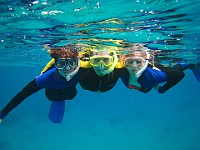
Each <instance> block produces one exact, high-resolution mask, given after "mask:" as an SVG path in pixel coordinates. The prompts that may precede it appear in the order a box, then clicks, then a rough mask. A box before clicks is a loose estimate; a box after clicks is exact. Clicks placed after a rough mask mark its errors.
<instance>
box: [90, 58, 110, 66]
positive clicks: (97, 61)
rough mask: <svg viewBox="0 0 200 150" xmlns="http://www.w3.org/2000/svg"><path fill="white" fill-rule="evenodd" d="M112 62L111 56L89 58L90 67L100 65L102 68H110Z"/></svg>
mask: <svg viewBox="0 0 200 150" xmlns="http://www.w3.org/2000/svg"><path fill="white" fill-rule="evenodd" d="M113 62H114V58H113V56H93V57H90V64H91V65H92V66H99V64H100V63H102V64H103V65H104V66H106V67H107V66H111V65H112V64H113Z"/></svg>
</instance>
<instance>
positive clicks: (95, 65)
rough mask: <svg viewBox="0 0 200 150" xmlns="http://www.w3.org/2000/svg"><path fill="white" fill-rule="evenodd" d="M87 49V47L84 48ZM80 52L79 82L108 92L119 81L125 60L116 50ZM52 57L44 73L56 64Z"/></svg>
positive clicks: (94, 89)
mask: <svg viewBox="0 0 200 150" xmlns="http://www.w3.org/2000/svg"><path fill="white" fill-rule="evenodd" d="M84 50H85V49H84ZM86 51H88V52H79V57H80V69H79V71H78V76H79V84H80V85H81V87H82V88H83V89H84V90H89V91H92V92H106V91H109V90H111V89H112V88H113V87H114V86H115V84H116V83H117V81H118V79H119V77H120V73H121V69H122V68H123V61H122V60H121V59H119V58H118V55H117V54H116V52H115V50H110V49H106V50H102V49H101V50H92V51H91V49H89V50H86ZM54 63H55V61H54V59H52V60H51V61H50V62H49V63H48V64H47V65H46V67H45V68H44V69H43V70H42V73H44V72H45V71H46V70H49V69H50V68H52V67H53V66H54Z"/></svg>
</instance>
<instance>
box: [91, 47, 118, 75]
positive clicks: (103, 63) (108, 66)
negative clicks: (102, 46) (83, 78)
mask: <svg viewBox="0 0 200 150" xmlns="http://www.w3.org/2000/svg"><path fill="white" fill-rule="evenodd" d="M117 62H118V57H117V54H116V52H115V51H111V52H99V53H98V54H96V55H95V56H92V57H90V64H91V65H92V66H93V69H94V70H95V72H96V74H97V75H99V76H104V75H106V74H109V73H111V72H112V71H113V70H114V69H115V66H116V65H117Z"/></svg>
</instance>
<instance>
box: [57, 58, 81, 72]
mask: <svg viewBox="0 0 200 150" xmlns="http://www.w3.org/2000/svg"><path fill="white" fill-rule="evenodd" d="M66 65H68V66H70V67H71V68H76V67H77V66H78V59H77V58H72V59H58V60H57V61H56V63H55V66H56V68H57V69H64V68H65V67H66Z"/></svg>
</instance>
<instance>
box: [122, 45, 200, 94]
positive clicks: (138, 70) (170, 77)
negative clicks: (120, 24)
mask: <svg viewBox="0 0 200 150" xmlns="http://www.w3.org/2000/svg"><path fill="white" fill-rule="evenodd" d="M127 50H128V51H130V52H131V53H130V54H127V55H124V67H125V68H126V70H124V72H123V74H122V76H121V79H122V82H123V83H124V85H125V86H126V87H128V88H130V89H136V90H138V91H141V92H144V93H147V92H149V91H150V90H151V89H152V88H155V89H156V90H157V91H158V93H164V92H166V91H167V90H169V89H170V88H171V87H173V86H175V85H176V84H177V83H179V82H180V81H181V80H182V79H183V78H184V76H185V73H184V72H183V71H184V70H186V69H187V68H190V69H192V70H194V69H193V68H195V67H194V66H195V65H193V64H191V65H187V64H183V65H181V64H176V65H175V66H174V67H164V66H162V65H161V64H158V63H155V64H154V65H152V64H150V63H149V58H150V54H149V52H148V49H147V48H146V47H144V46H143V45H141V44H134V45H132V46H131V47H128V48H127ZM193 72H194V71H193ZM199 73H200V72H199ZM161 84H162V85H161Z"/></svg>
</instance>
